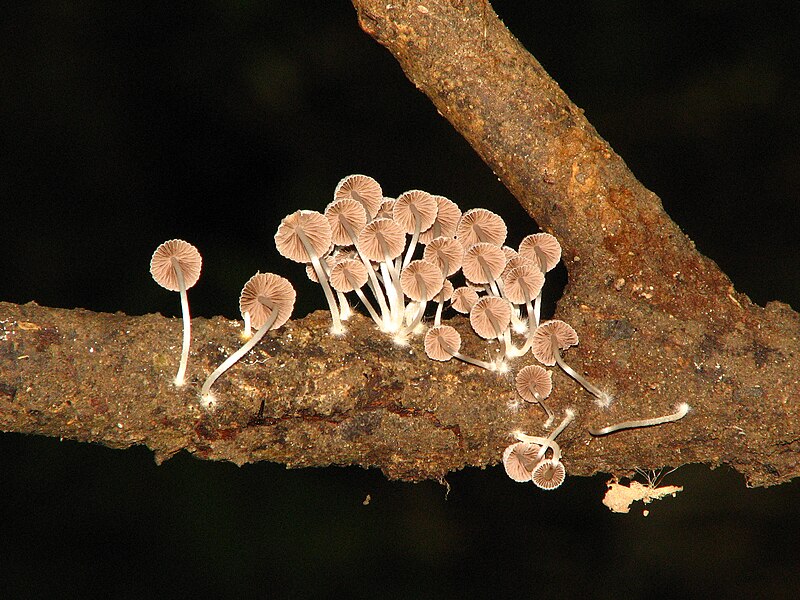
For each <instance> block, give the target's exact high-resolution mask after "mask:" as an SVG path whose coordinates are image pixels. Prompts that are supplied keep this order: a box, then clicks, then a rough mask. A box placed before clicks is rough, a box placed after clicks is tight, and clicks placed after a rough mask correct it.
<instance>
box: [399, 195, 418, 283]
mask: <svg viewBox="0 0 800 600" xmlns="http://www.w3.org/2000/svg"><path fill="white" fill-rule="evenodd" d="M408 208H409V209H410V210H411V214H412V215H414V233H413V234H412V236H411V243H410V244H409V245H408V249H407V250H406V256H405V258H404V259H403V265H402V267H401V268H402V269H405V268H406V267H407V266H408V263H410V262H411V258H412V257H413V256H414V250H416V248H417V240H418V239H419V230H420V226H421V225H422V215H420V214H419V210H417V207H416V206H414V205H413V204H410V205H409V206H408Z"/></svg>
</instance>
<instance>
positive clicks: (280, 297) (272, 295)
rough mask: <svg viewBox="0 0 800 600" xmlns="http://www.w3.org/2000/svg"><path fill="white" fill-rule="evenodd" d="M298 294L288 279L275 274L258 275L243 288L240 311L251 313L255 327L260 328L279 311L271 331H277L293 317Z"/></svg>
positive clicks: (251, 319)
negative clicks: (273, 312)
mask: <svg viewBox="0 0 800 600" xmlns="http://www.w3.org/2000/svg"><path fill="white" fill-rule="evenodd" d="M296 296H297V294H296V293H295V291H294V288H293V287H292V284H291V283H289V280H288V279H285V278H283V277H281V276H280V275H275V274H274V273H256V274H255V275H253V276H252V277H251V278H250V279H249V280H248V282H247V283H245V284H244V287H243V288H242V293H241V295H240V296H239V310H240V311H241V312H242V315H244V313H246V312H247V313H250V321H251V323H252V324H253V327H255V328H259V327H261V326H262V325H263V324H264V323H266V322H267V319H268V318H269V317H270V316H271V315H272V311H278V316H277V317H276V318H275V322H274V323H273V324H272V326H271V327H270V329H277V328H278V327H280V326H281V325H283V324H284V323H286V321H288V320H289V317H291V316H292V310H294V301H295V298H296Z"/></svg>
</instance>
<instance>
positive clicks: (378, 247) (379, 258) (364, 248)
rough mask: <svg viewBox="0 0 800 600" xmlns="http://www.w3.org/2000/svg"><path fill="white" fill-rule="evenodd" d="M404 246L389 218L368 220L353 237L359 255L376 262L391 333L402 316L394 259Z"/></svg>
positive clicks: (398, 324)
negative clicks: (383, 291) (384, 294)
mask: <svg viewBox="0 0 800 600" xmlns="http://www.w3.org/2000/svg"><path fill="white" fill-rule="evenodd" d="M405 245H406V234H405V233H404V232H403V230H402V229H401V228H400V226H399V225H398V224H397V223H395V222H394V221H393V220H392V219H375V220H374V221H370V222H369V223H367V225H366V227H364V229H362V230H361V233H359V234H358V240H356V248H357V249H358V252H359V254H361V255H362V256H364V257H365V258H366V259H367V260H371V261H374V262H376V263H378V265H379V268H380V270H381V278H382V279H383V287H384V289H385V290H386V297H387V299H388V301H389V312H390V313H391V319H390V321H391V322H390V326H389V331H393V332H395V331H399V330H400V328H401V327H402V326H403V317H404V316H405V315H404V312H403V311H404V308H405V306H404V302H403V298H402V292H401V291H400V274H399V273H398V270H397V268H396V266H395V260H394V259H396V258H397V257H398V256H400V255H401V254H402V253H403V249H404V248H405Z"/></svg>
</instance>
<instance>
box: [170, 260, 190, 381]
mask: <svg viewBox="0 0 800 600" xmlns="http://www.w3.org/2000/svg"><path fill="white" fill-rule="evenodd" d="M170 262H171V263H172V268H173V269H175V276H176V277H177V278H178V286H179V288H180V294H181V315H182V317H183V348H182V349H181V362H180V365H179V366H178V374H177V375H176V376H175V385H177V386H178V387H180V386H182V385H183V384H185V383H186V365H187V364H188V362H189V346H190V345H191V343H192V319H191V317H190V316H189V297H188V295H187V294H186V282H185V281H184V279H183V270H182V269H181V265H180V261H178V259H177V258H175V257H172V259H171V260H170Z"/></svg>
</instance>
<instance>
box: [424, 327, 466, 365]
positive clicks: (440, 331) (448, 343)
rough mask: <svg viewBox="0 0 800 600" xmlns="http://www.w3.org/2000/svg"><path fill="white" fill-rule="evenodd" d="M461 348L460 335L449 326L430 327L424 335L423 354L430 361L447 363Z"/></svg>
mask: <svg viewBox="0 0 800 600" xmlns="http://www.w3.org/2000/svg"><path fill="white" fill-rule="evenodd" d="M460 348H461V335H460V334H459V333H458V331H456V330H455V328H453V327H450V325H439V326H437V327H431V328H430V329H428V331H427V333H426V334H425V354H427V355H428V358H430V359H431V360H438V361H448V360H450V359H451V358H453V354H452V353H453V352H458V351H459V349H460Z"/></svg>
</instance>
